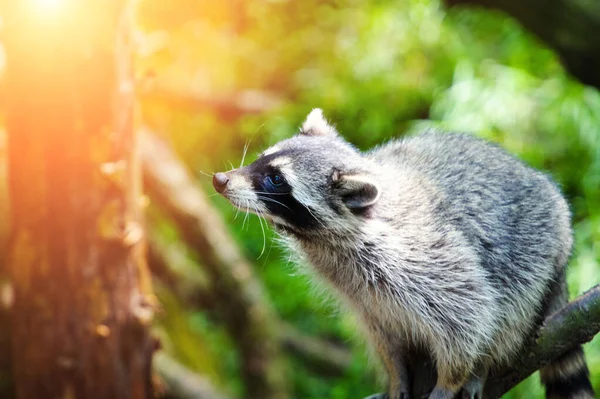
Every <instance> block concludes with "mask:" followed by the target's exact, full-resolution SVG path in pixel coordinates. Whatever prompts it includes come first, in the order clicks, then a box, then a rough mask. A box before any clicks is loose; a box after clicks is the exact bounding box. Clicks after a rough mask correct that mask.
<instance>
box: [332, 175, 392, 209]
mask: <svg viewBox="0 0 600 399" xmlns="http://www.w3.org/2000/svg"><path fill="white" fill-rule="evenodd" d="M333 182H334V186H335V187H336V189H337V192H338V194H339V195H340V197H341V198H342V201H343V202H344V204H346V206H347V207H348V208H350V209H360V208H366V207H367V206H370V205H373V204H374V203H376V202H377V200H379V196H380V195H381V190H380V189H379V185H378V184H377V183H376V182H375V181H374V180H373V178H372V177H370V176H368V175H365V174H352V175H342V174H340V173H338V172H334V174H333Z"/></svg>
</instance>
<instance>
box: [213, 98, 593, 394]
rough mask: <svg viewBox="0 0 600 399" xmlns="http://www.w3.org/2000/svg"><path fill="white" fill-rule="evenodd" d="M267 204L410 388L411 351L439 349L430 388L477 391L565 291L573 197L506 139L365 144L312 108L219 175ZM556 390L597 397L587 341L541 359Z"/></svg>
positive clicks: (218, 183)
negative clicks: (295, 128) (288, 132)
mask: <svg viewBox="0 0 600 399" xmlns="http://www.w3.org/2000/svg"><path fill="white" fill-rule="evenodd" d="M213 185H214V188H215V189H216V191H217V192H219V193H220V194H221V195H223V196H224V197H225V198H227V199H228V200H229V201H230V202H231V204H233V205H234V206H236V207H238V208H241V209H244V210H247V211H250V212H254V213H258V214H261V215H263V216H264V217H265V218H266V219H268V220H269V221H270V222H271V223H272V225H273V226H274V228H275V229H276V230H277V231H278V232H279V233H280V234H281V235H282V236H283V237H284V238H285V240H286V241H287V242H288V243H289V245H290V246H291V248H292V249H293V250H294V251H295V252H297V253H298V254H299V255H300V256H301V257H302V259H304V260H305V261H306V263H308V264H309V265H310V266H311V267H312V269H314V274H315V275H316V276H318V277H319V278H321V279H322V280H324V281H325V282H326V283H328V285H330V286H331V287H332V288H333V289H334V290H335V291H337V293H338V295H339V296H340V297H341V298H342V299H343V300H344V302H346V303H347V304H349V306H350V308H352V309H353V310H354V311H355V312H356V314H357V316H358V318H359V320H361V321H362V324H364V326H365V329H366V332H367V336H368V337H369V338H370V341H371V342H372V344H373V346H374V348H375V349H376V351H377V353H378V354H379V355H380V357H381V359H382V360H383V363H384V365H385V367H386V369H387V372H388V375H389V389H388V392H387V394H383V395H382V397H387V398H390V399H399V398H403V399H405V398H409V397H410V392H411V387H410V375H409V368H408V364H407V359H408V354H409V353H410V351H411V350H414V349H415V348H420V349H422V350H423V351H424V352H425V353H426V354H427V355H428V356H430V357H431V359H432V360H433V362H434V364H435V367H436V370H437V383H436V385H435V387H434V389H433V391H432V392H431V394H430V396H429V397H430V398H435V399H450V398H453V397H455V396H457V395H458V394H459V393H461V392H462V396H463V397H465V398H481V397H482V392H483V387H484V384H485V379H486V376H487V374H488V370H489V369H490V367H493V366H496V365H500V364H503V363H507V362H510V361H511V360H513V359H514V358H515V357H517V352H518V351H519V349H520V348H521V347H522V345H523V344H524V341H525V340H526V339H527V338H528V337H531V334H532V333H534V332H535V329H536V328H537V327H538V325H539V323H540V321H541V320H542V319H543V317H544V316H545V315H547V314H549V313H550V312H553V311H555V310H557V309H558V308H560V307H562V306H563V305H564V304H565V303H566V301H567V291H566V283H565V277H564V274H565V267H566V264H567V261H568V258H569V256H570V252H571V246H572V242H573V239H572V230H571V226H570V225H571V224H570V212H569V207H568V205H567V203H566V201H565V199H564V198H563V196H562V195H561V193H560V190H559V189H558V188H557V186H556V184H554V183H553V182H552V180H551V179H550V178H549V177H548V176H546V175H545V174H543V173H541V172H539V171H536V170H534V169H532V168H530V167H528V166H526V165H525V164H523V163H522V162H520V161H519V160H517V159H516V158H514V157H513V156H511V155H510V154H508V153H507V152H505V151H504V150H502V149H501V148H500V147H498V146H496V145H494V144H491V143H488V142H485V141H483V140H481V139H478V138H475V137H472V136H469V135H466V134H455V133H441V132H436V131H428V132H425V133H422V134H419V135H416V136H411V137H406V138H402V139H399V140H394V141H391V142H388V143H386V144H383V145H381V146H379V147H377V148H375V149H373V150H371V151H369V152H366V153H361V152H360V151H358V150H357V149H356V148H355V147H354V146H352V145H351V144H349V143H348V142H346V141H345V140H344V139H343V138H342V137H340V135H339V134H338V132H337V131H336V129H335V128H334V127H333V126H332V125H331V124H329V123H328V122H327V121H326V119H325V118H324V116H323V113H322V111H321V110H320V109H314V110H313V111H312V112H311V113H310V114H309V115H308V117H307V119H306V121H305V122H304V124H303V125H302V128H301V130H300V132H299V134H297V135H295V136H294V137H291V138H289V139H286V140H283V141H281V142H279V143H277V144H276V145H274V146H272V147H271V148H269V149H267V150H266V151H264V152H263V153H262V154H261V155H260V157H259V158H258V159H257V160H256V161H255V162H254V163H252V164H251V165H248V166H245V167H241V168H239V169H234V170H230V171H228V172H224V173H216V174H215V175H214V176H213ZM541 375H542V381H543V383H544V384H545V386H546V390H547V396H548V397H549V398H575V397H577V398H593V397H594V394H593V391H592V387H591V385H590V382H589V378H588V370H587V367H586V364H585V360H584V358H583V352H582V350H581V348H577V349H575V350H572V351H570V352H568V353H566V354H564V355H563V356H562V357H561V358H560V359H557V360H556V361H554V362H552V363H550V364H548V365H547V366H545V367H544V369H543V370H542V373H541Z"/></svg>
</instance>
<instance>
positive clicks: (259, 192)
mask: <svg viewBox="0 0 600 399" xmlns="http://www.w3.org/2000/svg"><path fill="white" fill-rule="evenodd" d="M255 193H256V194H267V195H288V194H289V193H269V192H267V191H255Z"/></svg>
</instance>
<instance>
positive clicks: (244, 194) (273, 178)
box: [213, 109, 380, 237]
mask: <svg viewBox="0 0 600 399" xmlns="http://www.w3.org/2000/svg"><path fill="white" fill-rule="evenodd" d="M372 170H373V168H372V167H369V166H368V161H367V160H366V159H365V158H363V157H362V155H361V154H360V152H359V151H358V150H357V149H355V148H354V147H353V146H351V145H350V144H348V143H347V142H346V141H344V140H343V139H342V138H341V137H339V136H338V134H337V132H336V130H335V128H334V127H333V126H331V125H330V124H328V123H327V121H326V120H325V118H324V117H323V112H322V111H321V110H320V109H314V110H313V111H312V112H311V113H310V114H309V115H308V117H307V119H306V121H305V122H304V124H303V125H302V129H301V130H300V133H299V134H297V135H296V136H294V137H292V138H289V139H287V140H283V141H281V142H279V143H277V144H276V145H274V146H272V147H271V148H269V149H267V150H266V151H264V152H263V153H262V154H261V155H260V157H259V158H258V159H257V160H256V161H255V162H253V163H252V164H250V165H248V166H245V167H242V168H239V169H234V170H230V171H228V172H224V173H216V174H215V175H214V176H213V186H214V187H215V190H217V192H219V193H220V194H221V195H223V196H224V197H225V198H227V199H228V200H229V201H230V202H231V203H232V204H233V205H234V206H236V207H238V208H240V209H242V210H246V211H250V212H254V213H257V214H260V215H262V216H265V217H266V218H267V219H269V220H270V221H271V222H272V223H273V224H274V225H275V227H276V228H279V229H281V230H283V231H285V232H288V233H292V234H294V235H297V236H301V237H307V236H314V235H320V234H322V233H324V232H329V233H335V232H337V233H341V234H344V233H345V232H348V230H349V229H352V228H353V227H354V226H356V225H357V224H358V223H360V220H361V218H369V217H370V214H371V212H370V209H371V208H372V206H373V205H374V204H375V203H376V202H377V200H378V199H379V195H380V187H379V185H378V184H377V181H376V177H375V175H374V173H372V172H371V171H372Z"/></svg>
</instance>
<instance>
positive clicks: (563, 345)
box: [485, 285, 600, 398]
mask: <svg viewBox="0 0 600 399" xmlns="http://www.w3.org/2000/svg"><path fill="white" fill-rule="evenodd" d="M598 332H600V285H597V286H595V287H594V288H592V289H591V290H589V291H588V292H586V293H585V294H583V295H581V296H579V297H578V298H576V299H575V300H574V301H572V302H570V303H569V304H567V305H566V306H565V307H564V308H562V309H561V310H559V311H558V312H556V313H554V314H552V315H551V316H549V317H548V318H547V319H546V320H545V321H544V324H543V326H542V328H541V329H540V331H539V334H538V338H537V339H535V341H534V342H532V344H531V345H530V346H529V347H528V349H527V350H524V351H523V353H526V354H527V355H526V356H523V357H522V358H521V359H520V360H521V361H520V362H519V363H518V364H515V365H513V366H512V367H511V368H508V369H504V370H499V371H498V372H495V373H493V375H492V376H491V377H490V378H489V380H488V382H487V384H486V389H485V395H486V397H489V398H496V397H500V396H501V395H502V394H504V393H505V392H507V391H508V390H509V389H511V388H512V387H514V386H515V385H517V384H518V383H519V382H521V381H523V380H524V379H525V378H527V377H529V376H530V375H531V374H532V373H534V372H535V371H537V370H539V369H540V368H541V367H542V366H544V365H545V364H547V363H548V362H549V361H551V360H552V359H554V358H556V357H558V356H560V355H562V354H563V353H565V352H566V351H568V350H569V349H572V348H574V347H576V346H578V345H581V344H584V343H586V342H589V341H591V340H592V339H593V338H594V336H595V335H596V334H598Z"/></svg>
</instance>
